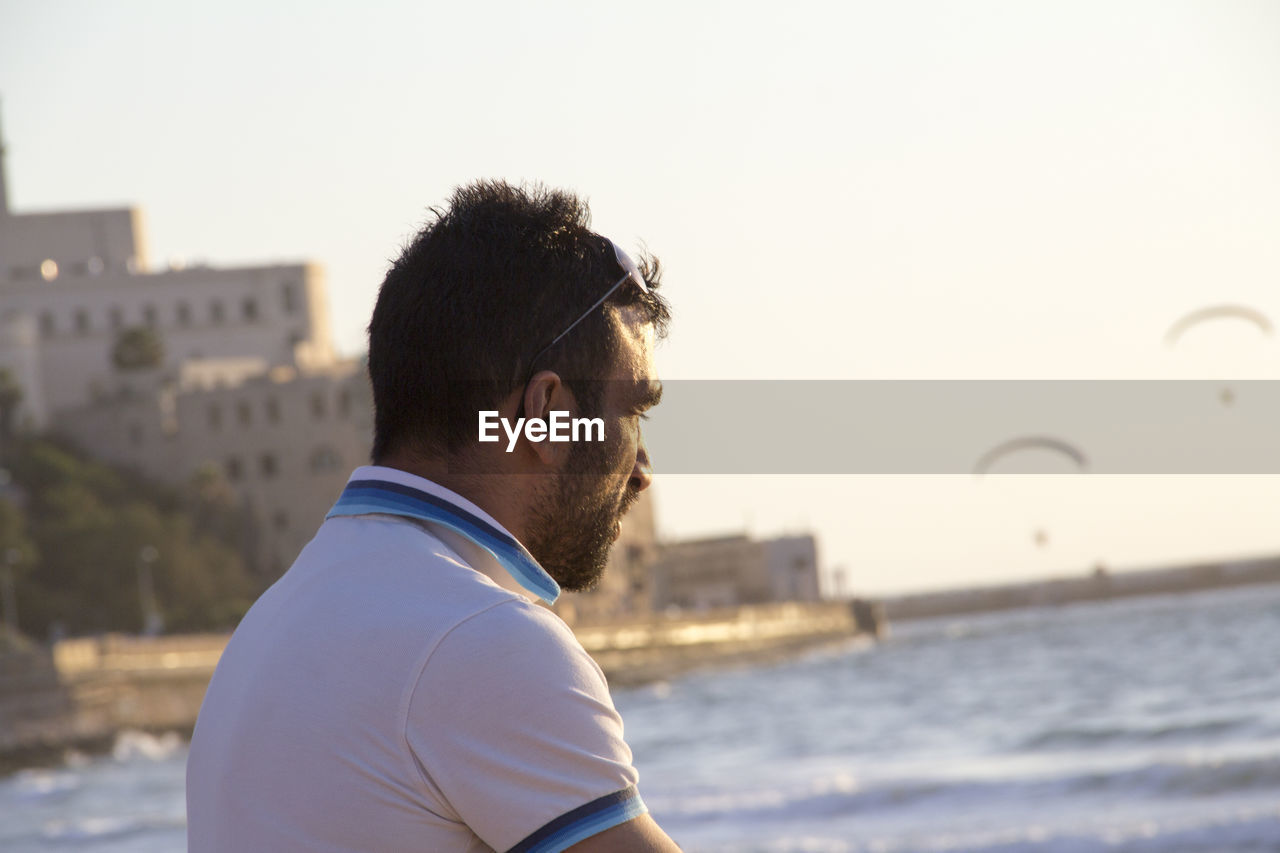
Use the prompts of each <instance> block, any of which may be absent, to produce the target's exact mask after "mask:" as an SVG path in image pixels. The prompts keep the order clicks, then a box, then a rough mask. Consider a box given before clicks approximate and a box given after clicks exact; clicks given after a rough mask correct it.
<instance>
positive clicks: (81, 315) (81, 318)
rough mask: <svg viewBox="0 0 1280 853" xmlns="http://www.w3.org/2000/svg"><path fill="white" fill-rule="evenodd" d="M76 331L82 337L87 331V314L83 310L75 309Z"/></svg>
mask: <svg viewBox="0 0 1280 853" xmlns="http://www.w3.org/2000/svg"><path fill="white" fill-rule="evenodd" d="M76 331H77V332H79V333H80V334H82V335H83V334H85V333H86V332H88V331H89V312H88V311H86V310H85V309H83V308H77V309H76Z"/></svg>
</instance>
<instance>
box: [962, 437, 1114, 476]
mask: <svg viewBox="0 0 1280 853" xmlns="http://www.w3.org/2000/svg"><path fill="white" fill-rule="evenodd" d="M1036 449H1040V450H1048V451H1051V452H1053V453H1058V454H1061V455H1063V456H1066V457H1067V458H1068V459H1070V460H1071V461H1073V462H1074V463H1075V464H1076V467H1077V468H1079V469H1080V470H1082V471H1083V470H1084V469H1085V468H1088V467H1089V460H1088V459H1087V458H1086V457H1085V455H1084V451H1082V450H1080V448H1078V447H1076V446H1075V445H1074V444H1071V443H1070V442H1067V441H1063V440H1062V439H1060V438H1054V437H1053V436H1050V435H1024V436H1019V437H1017V438H1011V439H1009V440H1008V441H1003V442H1001V443H1000V444H997V445H996V446H995V447H993V448H991V449H990V450H988V451H987V452H986V453H984V454H982V456H980V457H978V462H977V464H976V465H974V466H973V474H974V476H975V477H982V476H984V475H985V474H986V473H987V472H988V471H989V470H990V469H991V466H993V465H995V464H996V463H997V462H999V461H1000V460H1001V459H1003V458H1004V457H1006V456H1009V455H1010V454H1013V453H1018V452H1019V451H1023V450H1036Z"/></svg>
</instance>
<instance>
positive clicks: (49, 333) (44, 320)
mask: <svg viewBox="0 0 1280 853" xmlns="http://www.w3.org/2000/svg"><path fill="white" fill-rule="evenodd" d="M54 330H55V325H54V321H53V313H52V312H50V311H45V312H44V313H42V314H41V315H40V334H41V335H43V336H44V337H46V338H51V337H53V333H54Z"/></svg>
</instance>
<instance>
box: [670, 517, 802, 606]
mask: <svg viewBox="0 0 1280 853" xmlns="http://www.w3.org/2000/svg"><path fill="white" fill-rule="evenodd" d="M821 597H822V591H821V585H820V583H819V579H818V546H817V542H816V541H815V539H814V538H813V536H810V535H803V536H784V537H779V538H776V539H765V540H754V539H751V538H749V537H747V536H745V535H738V536H722V537H717V538H712V539H695V540H689V541H685V542H671V543H666V544H664V545H662V546H661V548H660V549H659V552H658V554H657V558H656V562H655V564H654V566H653V603H654V607H655V608H657V609H667V608H680V609H692V610H711V609H715V608H720V607H737V606H740V605H744V604H764V603H767V602H776V601H819V600H820V599H821Z"/></svg>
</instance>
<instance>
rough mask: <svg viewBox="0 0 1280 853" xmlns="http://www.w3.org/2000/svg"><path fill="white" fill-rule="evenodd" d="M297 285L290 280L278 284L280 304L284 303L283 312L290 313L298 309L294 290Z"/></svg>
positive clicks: (296, 293) (296, 294)
mask: <svg viewBox="0 0 1280 853" xmlns="http://www.w3.org/2000/svg"><path fill="white" fill-rule="evenodd" d="M296 287H297V285H296V284H295V283H294V282H292V281H286V282H285V283H284V284H282V285H281V286H280V298H281V304H282V305H284V313H286V314H292V313H294V312H295V311H297V310H298V292H297V290H295V288H296Z"/></svg>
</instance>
